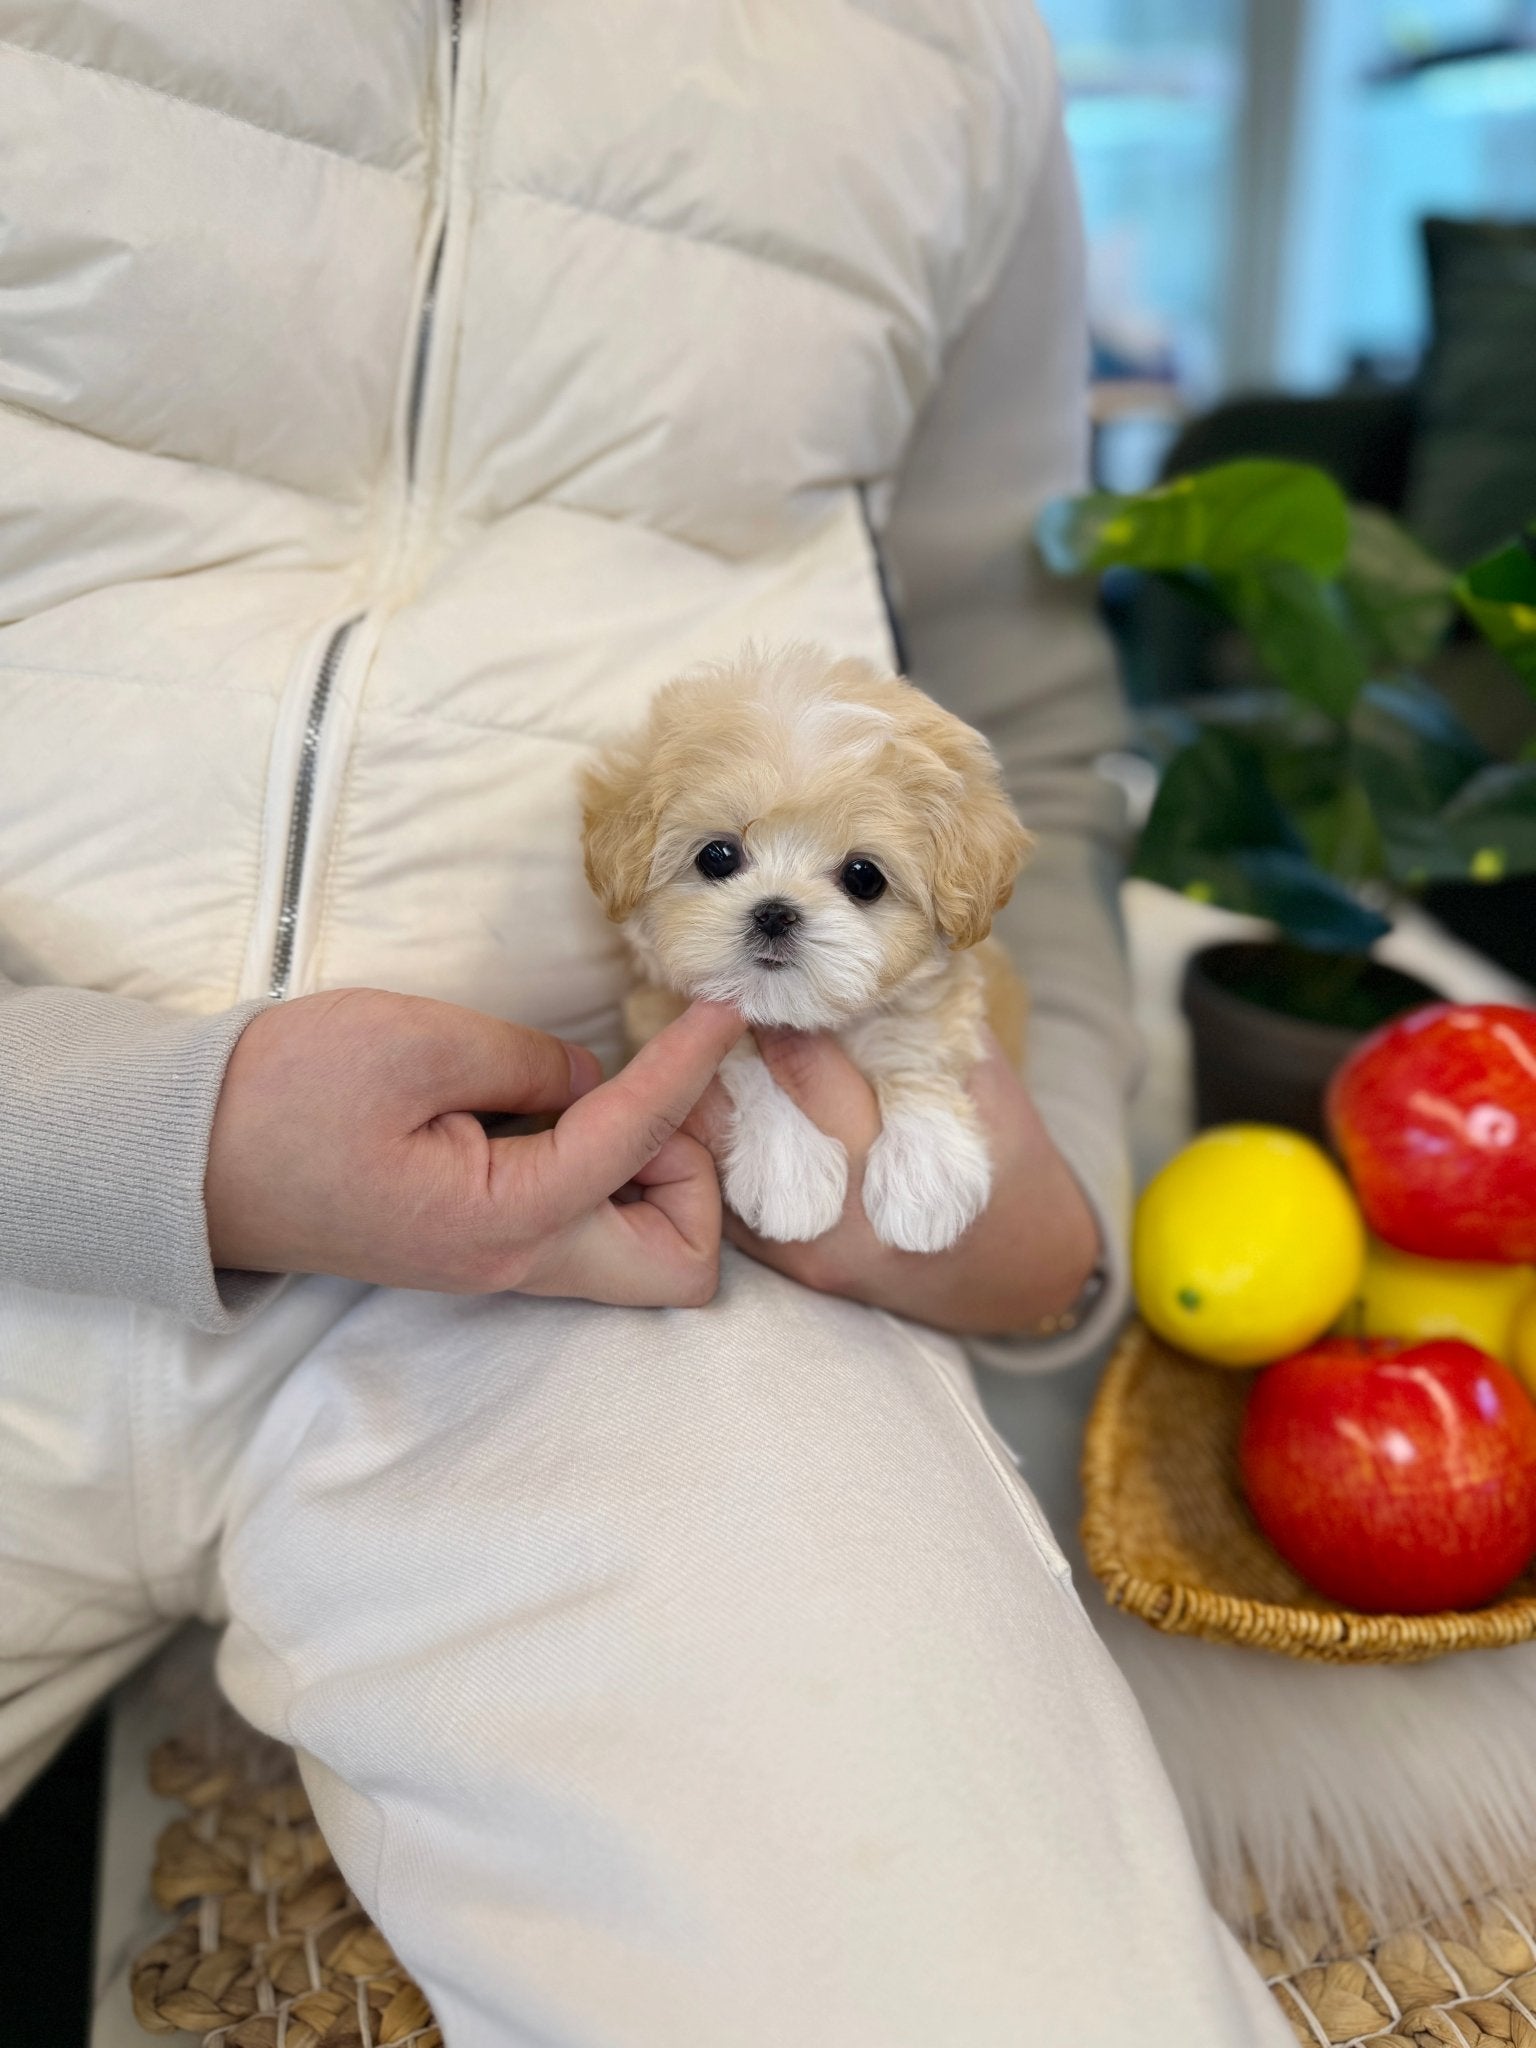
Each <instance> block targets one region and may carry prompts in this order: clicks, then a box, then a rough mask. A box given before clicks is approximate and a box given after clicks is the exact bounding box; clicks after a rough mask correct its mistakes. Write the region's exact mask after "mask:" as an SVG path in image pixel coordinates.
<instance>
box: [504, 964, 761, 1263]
mask: <svg viewBox="0 0 1536 2048" xmlns="http://www.w3.org/2000/svg"><path fill="white" fill-rule="evenodd" d="M745 1029H746V1025H745V1024H744V1023H743V1021H742V1019H741V1017H740V1016H739V1014H738V1013H737V1012H736V1011H735V1010H733V1009H731V1008H729V1006H728V1005H726V1004H724V1003H694V1004H693V1005H692V1006H691V1007H690V1008H689V1009H687V1010H685V1011H684V1012H683V1014H682V1016H681V1017H679V1018H677V1019H676V1020H675V1022H673V1023H671V1024H669V1025H668V1026H667V1027H666V1029H665V1030H664V1031H660V1032H658V1033H657V1035H656V1036H655V1037H654V1038H653V1039H652V1040H651V1041H650V1043H649V1044H648V1045H646V1046H644V1047H642V1048H641V1050H640V1051H639V1052H638V1053H636V1055H635V1057H634V1058H633V1059H632V1060H631V1061H630V1063H629V1065H628V1066H627V1067H625V1068H624V1070H623V1072H622V1073H619V1074H616V1075H615V1076H614V1078H613V1079H612V1080H611V1081H605V1082H604V1083H603V1085H602V1086H601V1087H600V1088H594V1089H593V1090H592V1092H591V1093H590V1094H589V1095H584V1096H583V1097H582V1098H581V1100H580V1101H579V1102H574V1103H572V1105H571V1107H570V1108H569V1109H568V1110H567V1111H566V1112H565V1114H564V1115H563V1116H562V1117H561V1119H560V1121H559V1122H558V1123H557V1124H556V1125H555V1127H554V1129H553V1130H549V1131H542V1132H540V1133H539V1134H538V1136H536V1137H531V1138H511V1139H505V1140H502V1141H500V1142H502V1143H505V1144H510V1145H516V1146H518V1147H520V1148H521V1159H520V1163H521V1164H522V1165H523V1166H524V1167H525V1169H526V1170H527V1171H529V1172H531V1173H532V1174H533V1175H535V1176H536V1178H537V1181H538V1183H539V1185H540V1187H541V1188H542V1190H543V1192H544V1195H545V1201H546V1213H547V1214H548V1216H549V1217H550V1219H551V1220H552V1221H553V1222H554V1223H556V1224H558V1223H561V1222H565V1221H568V1220H569V1219H570V1218H572V1217H574V1216H579V1215H581V1214H583V1213H584V1212H585V1211H587V1210H590V1209H595V1208H596V1207H597V1205H598V1204H599V1203H600V1202H605V1201H606V1200H607V1199H608V1197H609V1196H610V1195H611V1194H613V1192H614V1191H615V1189H617V1188H621V1187H623V1186H624V1184H625V1182H626V1181H631V1180H633V1179H634V1177H635V1175H636V1174H637V1173H639V1172H640V1170H641V1168H642V1167H644V1166H645V1165H647V1164H648V1163H649V1162H650V1161H651V1160H652V1159H654V1158H655V1157H656V1154H657V1153H658V1152H659V1151H660V1150H661V1148H662V1146H663V1145H665V1144H666V1142H667V1140H668V1139H669V1138H670V1137H672V1135H673V1134H674V1132H675V1131H676V1130H677V1129H678V1126H679V1125H680V1124H681V1123H682V1121H683V1119H684V1117H686V1116H687V1114H688V1112H689V1110H690V1109H692V1108H693V1105H694V1104H695V1103H696V1102H697V1101H698V1099H699V1097H700V1096H701V1095H702V1094H703V1093H704V1090H705V1089H706V1088H707V1087H708V1086H709V1083H710V1081H711V1080H712V1078H713V1077H714V1074H715V1071H716V1069H717V1068H718V1067H719V1065H720V1062H721V1061H722V1060H723V1059H724V1058H725V1055H726V1054H727V1053H728V1052H729V1051H730V1049H731V1047H732V1046H733V1045H734V1044H735V1043H736V1041H737V1039H738V1038H740V1036H741V1034H742V1032H743V1031H744V1030H745Z"/></svg>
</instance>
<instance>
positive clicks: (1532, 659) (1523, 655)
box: [1456, 527, 1536, 694]
mask: <svg viewBox="0 0 1536 2048" xmlns="http://www.w3.org/2000/svg"><path fill="white" fill-rule="evenodd" d="M1456 596H1457V598H1458V599H1459V600H1460V603H1461V606H1462V609H1463V610H1464V611H1465V612H1466V614H1467V616H1468V618H1470V619H1471V621H1472V623H1473V624H1474V625H1475V626H1476V627H1477V629H1478V631H1479V632H1480V633H1481V634H1482V636H1483V638H1484V639H1485V640H1487V641H1488V642H1489V644H1490V645H1491V646H1493V647H1496V648H1497V649H1498V651H1499V653H1500V654H1502V655H1503V656H1504V658H1505V660H1506V661H1507V662H1508V663H1509V664H1510V666H1511V667H1512V668H1513V669H1514V671H1515V673H1516V675H1518V676H1519V678H1520V680H1521V682H1523V683H1524V684H1525V686H1526V688H1527V689H1528V690H1530V691H1531V692H1532V693H1533V694H1536V527H1532V528H1530V529H1528V531H1527V532H1526V534H1525V536H1524V537H1523V538H1522V539H1520V540H1515V541H1511V542H1510V544H1509V546H1508V547H1505V548H1500V549H1499V550H1498V552H1497V553H1496V554H1492V555H1485V556H1484V557H1483V559H1482V561H1480V562H1474V563H1473V564H1472V567H1471V568H1470V569H1468V570H1467V572H1466V574H1465V575H1464V576H1462V577H1461V579H1460V580H1459V582H1458V583H1457V585H1456Z"/></svg>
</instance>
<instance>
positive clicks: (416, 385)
mask: <svg viewBox="0 0 1536 2048" xmlns="http://www.w3.org/2000/svg"><path fill="white" fill-rule="evenodd" d="M462 7H463V0H448V37H449V47H448V117H447V122H446V123H445V126H451V124H452V120H453V101H454V95H455V92H456V90H457V87H458V81H459V21H460V15H461V11H462ZM447 234H448V220H447V206H446V200H445V203H444V217H443V219H442V221H441V222H440V223H439V226H438V231H437V244H436V247H435V248H434V249H433V251H432V262H431V265H430V267H429V268H428V271H427V282H426V288H425V290H424V291H423V292H422V295H421V308H420V311H419V312H418V313H417V316H416V349H415V356H414V360H413V362H412V365H411V391H410V398H409V401H408V403H407V407H406V421H405V481H406V487H407V489H409V488H410V486H411V485H412V484H413V483H414V482H415V480H416V456H417V443H418V441H419V440H420V438H421V409H422V400H423V397H424V395H425V392H426V383H427V359H428V356H429V354H430V352H431V347H432V315H433V311H434V308H435V306H436V303H437V278H438V272H439V270H440V269H441V268H442V262H443V243H444V241H445V240H446V238H447ZM362 619H363V614H362V613H361V612H357V613H355V614H354V615H353V616H352V617H351V618H350V619H343V621H342V622H341V624H340V625H339V626H338V627H337V628H336V629H335V631H334V632H333V633H332V634H331V637H330V639H329V640H327V642H326V643H325V652H324V653H323V654H322V655H321V657H320V666H319V668H318V670H317V671H316V673H315V686H314V689H313V690H312V691H311V693H310V699H309V712H308V715H307V716H306V718H305V720H304V735H303V738H302V739H301V740H300V742H299V770H298V774H297V776H296V777H295V778H294V785H293V807H292V809H291V811H290V812H289V816H288V843H287V847H286V849H285V851H284V855H283V887H282V895H281V897H280V898H279V901H278V909H277V936H276V939H275V941H274V944H273V948H272V973H271V978H270V980H269V983H268V988H267V993H268V995H269V996H270V997H271V998H272V1000H273V1001H274V1002H282V1001H283V1000H284V998H285V997H286V996H287V994H288V991H289V988H290V987H291V985H292V982H293V949H294V942H295V939H296V937H297V934H298V924H299V900H300V896H301V894H302V891H303V887H304V863H305V858H306V855H307V854H308V851H309V826H310V819H311V817H312V815H313V812H314V808H315V774H316V770H317V768H318V766H319V758H320V739H321V734H322V732H323V731H324V727H325V714H326V711H327V709H328V707H329V705H330V701H331V694H332V692H333V691H334V689H335V687H336V676H337V672H338V670H339V669H340V667H341V658H342V656H343V655H344V654H345V653H346V650H347V642H348V640H349V639H350V638H351V637H352V634H353V631H354V630H355V629H356V627H357V626H359V625H360V624H361V623H362Z"/></svg>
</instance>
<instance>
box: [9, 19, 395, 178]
mask: <svg viewBox="0 0 1536 2048" xmlns="http://www.w3.org/2000/svg"><path fill="white" fill-rule="evenodd" d="M0 50H13V51H15V52H16V54H17V55H18V56H22V57H35V58H37V59H38V61H39V62H41V63H44V64H62V65H63V66H64V68H65V70H67V71H80V72H83V73H85V74H86V76H87V77H90V78H104V79H106V80H107V81H108V82H109V83H110V84H112V85H119V86H123V87H124V88H125V89H126V90H128V91H130V92H139V93H147V94H148V95H149V97H150V98H151V99H157V100H169V101H170V102H171V103H172V105H174V106H178V107H190V108H191V109H192V110H193V112H194V113H198V114H206V115H207V116H208V117H209V118H210V119H211V120H215V121H227V122H229V123H230V124H231V126H233V127H236V128H244V129H247V130H249V131H250V132H251V133H252V134H255V135H270V136H271V137H272V138H273V140H274V141H277V142H286V143H291V144H292V146H293V147H294V148H295V149H308V150H314V151H315V152H317V153H318V154H319V155H321V156H327V157H331V158H332V159H334V161H335V162H337V163H339V164H351V165H353V166H354V167H355V168H356V169H357V170H360V171H370V172H372V173H373V175H374V176H375V177H379V178H393V179H397V180H399V181H401V182H402V183H404V184H407V185H421V184H423V183H424V182H425V181H424V179H423V178H422V176H421V175H420V174H419V173H417V172H415V171H407V170H397V169H396V168H395V167H394V166H393V165H391V164H380V163H374V162H373V161H372V160H371V159H370V158H368V157H365V156H353V155H352V154H351V153H350V151H348V150H345V149H337V147H336V146H335V144H334V143H330V142H317V141H315V140H314V138H313V137H312V136H308V135H295V134H294V133H293V132H292V130H291V129H288V128H274V127H272V126H271V125H270V123H268V122H266V121H253V120H252V119H251V117H250V115H249V114H234V113H231V112H230V111H229V109H228V108H227V107H216V106H214V105H213V104H212V102H211V101H209V100H196V99H191V98H189V97H188V95H187V94H186V93H182V92H172V91H171V89H170V87H169V86H164V85H150V84H149V83H148V81H147V80H145V79H142V78H135V77H133V76H132V74H131V73H129V72H126V71H113V70H110V69H109V68H108V67H107V66H106V65H104V64H87V63H85V62H84V61H83V60H82V59H81V58H79V57H61V56H60V55H59V53H58V51H57V50H40V49H38V47H37V46H36V45H35V44H34V43H18V42H17V41H16V40H15V39H14V37H10V36H0Z"/></svg>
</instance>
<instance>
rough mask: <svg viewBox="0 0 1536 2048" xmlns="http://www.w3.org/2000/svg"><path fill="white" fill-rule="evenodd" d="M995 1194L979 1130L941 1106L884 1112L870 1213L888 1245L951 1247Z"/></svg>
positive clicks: (872, 1159) (867, 1192) (868, 1196)
mask: <svg viewBox="0 0 1536 2048" xmlns="http://www.w3.org/2000/svg"><path fill="white" fill-rule="evenodd" d="M991 1192H992V1162H991V1161H990V1160H989V1159H988V1157H987V1147H986V1142H985V1140H984V1139H983V1138H982V1135H981V1133H980V1131H978V1130H977V1129H976V1128H975V1127H974V1126H973V1125H971V1124H969V1123H966V1122H963V1121H962V1120H961V1118H959V1117H958V1116H953V1115H951V1114H950V1113H949V1112H948V1111H947V1110H942V1109H901V1108H895V1109H891V1110H888V1111H886V1112H885V1121H884V1125H883V1127H882V1129H881V1132H880V1135H879V1137H878V1138H876V1140H875V1142H874V1144H873V1145H872V1146H871V1147H870V1151H869V1160H868V1163H867V1164H866V1166H865V1168H864V1213H865V1215H866V1216H867V1217H868V1218H869V1221H870V1227H871V1228H872V1229H873V1231H874V1233H875V1235H876V1237H878V1238H879V1240H880V1242H881V1243H882V1244H888V1245H893V1246H894V1247H895V1249H896V1250H897V1251H902V1252H945V1251H948V1250H949V1247H950V1246H951V1245H952V1244H954V1243H955V1242H956V1241H957V1240H958V1239H959V1238H960V1237H961V1236H962V1235H963V1234H964V1233H965V1231H966V1230H967V1229H968V1228H969V1227H970V1225H971V1224H973V1223H974V1222H975V1221H976V1218H977V1217H978V1216H979V1215H980V1214H981V1212H982V1210H983V1209H985V1207H986V1206H987V1198H988V1196H989V1195H990V1194H991Z"/></svg>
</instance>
